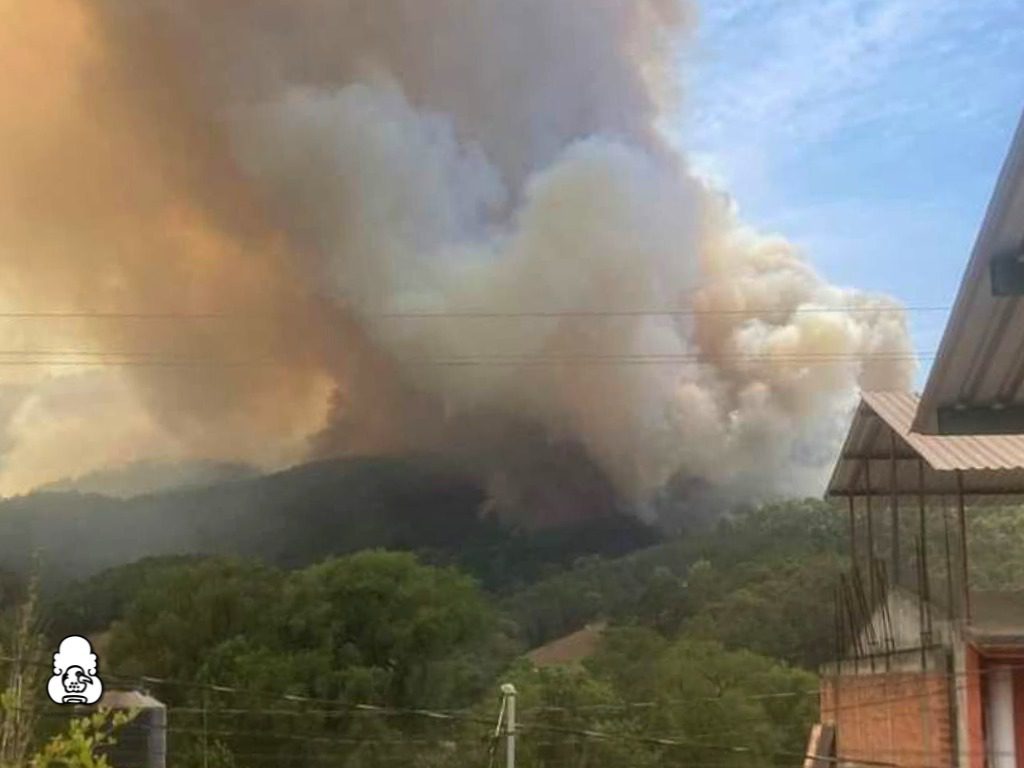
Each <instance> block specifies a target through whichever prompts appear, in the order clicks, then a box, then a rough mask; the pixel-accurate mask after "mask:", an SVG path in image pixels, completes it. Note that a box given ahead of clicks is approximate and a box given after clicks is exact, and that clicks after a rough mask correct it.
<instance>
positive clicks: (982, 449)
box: [826, 392, 1024, 496]
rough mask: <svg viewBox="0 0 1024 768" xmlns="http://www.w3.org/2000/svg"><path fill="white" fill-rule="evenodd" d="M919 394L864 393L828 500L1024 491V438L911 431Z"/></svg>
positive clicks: (834, 472) (834, 473)
mask: <svg viewBox="0 0 1024 768" xmlns="http://www.w3.org/2000/svg"><path fill="white" fill-rule="evenodd" d="M918 405H919V401H918V397H917V395H914V394H910V393H907V392H864V393H863V394H862V395H861V402H860V405H859V406H858V408H857V411H856V413H855V415H854V419H853V423H852V424H851V425H850V431H849V433H848V434H847V437H846V442H845V443H844V444H843V448H842V451H841V453H840V455H839V460H838V461H837V463H836V466H835V469H834V470H833V473H832V478H831V479H830V480H829V484H828V490H827V492H826V493H827V495H828V496H867V495H872V496H876V495H877V496H889V495H891V494H892V493H893V492H894V490H895V492H896V493H897V494H899V495H917V494H919V493H920V492H921V491H922V490H923V491H924V492H925V493H926V494H929V495H936V494H938V495H941V494H953V493H956V492H957V474H958V473H959V474H960V475H961V477H962V480H963V486H964V492H965V493H966V494H967V495H979V496H1009V495H1016V494H1024V435H923V434H920V433H918V432H913V431H911V426H912V423H913V420H914V414H915V413H916V412H917V410H918Z"/></svg>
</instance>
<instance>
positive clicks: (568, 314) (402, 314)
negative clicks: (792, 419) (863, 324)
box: [0, 305, 952, 320]
mask: <svg viewBox="0 0 1024 768" xmlns="http://www.w3.org/2000/svg"><path fill="white" fill-rule="evenodd" d="M951 308H952V307H950V306H948V305H942V306H940V305H920V306H907V307H900V306H886V307H865V306H856V307H817V306H799V307H790V308H780V307H760V308H746V309H697V308H678V309H671V308H668V309H621V310H615V309H594V310H572V309H568V310H506V311H501V310H472V309H469V310H436V311H435V310H419V311H417V310H410V311H372V310H360V309H358V308H351V307H349V308H347V309H349V310H350V311H352V312H353V313H354V314H357V315H359V316H362V317H372V318H381V319H391V320H430V319H469V320H472V319H479V320H497V319H530V318H534V319H548V318H552V319H557V318H616V317H621V318H629V317H702V316H739V317H744V316H749V317H757V316H762V315H769V316H770V315H775V316H778V315H786V316H788V315H816V314H871V315H873V314H905V313H931V312H948V311H950V309H951ZM287 314H288V313H231V312H100V311H95V312H92V311H74V310H71V311H49V312H46V311H41V312H30V311H24V312H0V319H4V320H252V319H272V318H279V317H284V316H287Z"/></svg>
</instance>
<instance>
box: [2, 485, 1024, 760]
mask: <svg viewBox="0 0 1024 768" xmlns="http://www.w3.org/2000/svg"><path fill="white" fill-rule="evenodd" d="M911 522H912V521H910V522H908V526H909V525H910V524H911ZM909 533H911V532H910V531H909V529H908V534H909ZM848 534H849V528H848V520H847V517H846V515H845V514H844V513H843V511H841V510H838V509H837V508H835V507H833V506H831V505H829V504H826V503H823V502H818V501H811V500H807V501H793V502H787V503H782V504H775V505H767V506H764V507H761V508H757V509H747V510H742V511H737V512H735V513H733V514H731V515H727V516H724V517H722V518H720V519H718V520H717V521H707V522H706V524H704V525H703V526H701V527H698V528H696V529H694V530H691V531H690V532H689V533H688V534H687V535H686V536H684V537H680V538H675V539H669V540H666V541H663V542H661V543H659V544H655V545H654V546H649V547H646V548H640V549H636V550H635V551H632V552H629V553H627V554H624V555H617V556H614V555H613V556H608V555H600V554H589V555H584V556H579V557H578V556H574V554H573V553H574V552H576V551H578V550H577V547H578V546H579V542H575V541H573V540H572V537H571V536H568V535H566V534H557V533H550V534H548V535H547V538H546V539H545V541H546V542H547V543H546V545H545V546H546V547H547V549H546V552H547V554H548V556H549V557H548V560H547V563H548V564H547V565H545V566H543V567H540V568H536V567H534V568H532V569H524V570H523V571H521V572H520V573H519V576H520V578H518V579H512V578H494V575H495V574H497V573H500V571H499V570H494V569H492V570H490V571H483V573H485V574H489V575H490V576H491V578H492V581H490V582H489V583H485V582H482V581H481V572H480V571H479V570H477V571H474V568H473V567H472V566H470V567H468V568H467V566H465V565H462V567H459V565H460V564H459V563H458V560H457V559H450V560H449V562H448V564H444V563H441V562H439V561H437V559H436V558H435V559H432V558H431V557H430V555H429V552H427V551H426V550H424V551H421V552H420V553H419V554H417V553H416V552H415V551H406V552H398V551H387V550H385V549H367V550H363V551H359V552H355V553H352V554H344V555H337V556H328V557H326V558H322V559H319V560H317V561H316V562H310V563H308V564H303V565H300V566H295V567H287V566H286V565H282V564H281V563H274V562H273V561H272V560H268V559H257V558H245V557H239V556H234V555H169V556H162V557H151V558H145V559H142V560H139V561H136V562H133V563H128V564H125V565H121V566H117V567H114V568H111V569H107V570H105V571H102V572H100V573H98V574H95V575H92V576H89V577H86V578H83V579H80V580H78V581H75V582H73V583H71V584H64V585H63V586H62V587H61V588H60V589H58V590H52V591H50V592H44V594H43V598H42V604H41V606H40V612H41V615H42V618H43V622H42V627H43V628H44V630H45V634H46V639H45V642H43V643H42V646H41V647H49V646H50V645H53V644H54V643H55V642H56V640H57V639H59V638H60V637H62V636H64V635H65V634H67V633H72V632H83V633H86V634H87V635H88V636H89V637H90V638H92V639H93V641H94V643H95V644H96V647H97V650H98V651H99V653H100V654H101V658H102V659H103V660H104V669H103V672H104V676H105V678H106V679H107V680H109V681H110V683H111V684H112V685H115V686H121V687H142V688H144V689H146V690H149V691H150V692H151V693H152V694H153V695H155V696H157V697H158V698H159V699H160V700H162V701H164V702H165V703H166V704H167V705H168V706H169V708H170V713H171V721H170V722H171V727H170V729H169V733H168V736H169V742H170V747H169V748H170V750H171V751H172V753H173V754H174V755H175V764H178V765H184V766H196V768H198V766H199V765H204V766H205V767H206V768H209V766H210V765H214V766H242V765H250V764H251V765H258V764H261V763H262V762H263V761H268V760H273V761H276V762H278V763H279V764H284V765H289V766H302V767H303V768H305V766H313V765H317V764H320V763H322V762H325V761H326V762H335V763H337V764H338V765H345V766H354V767H357V768H362V767H363V766H378V765H381V766H383V765H389V764H391V763H393V762H402V761H409V760H415V762H416V764H418V765H420V764H422V765H436V766H445V767H447V766H452V767H454V766H460V765H466V764H482V763H483V762H486V761H487V760H488V759H489V755H490V754H491V752H492V750H493V749H494V748H495V747H496V742H495V740H494V738H493V731H494V722H495V721H496V717H497V706H498V686H499V684H501V683H505V682H511V683H514V684H515V685H516V687H517V689H518V690H519V693H520V695H519V707H520V713H521V723H522V726H523V730H522V732H521V746H520V754H521V755H522V759H523V760H524V761H526V762H524V764H528V765H537V766H556V765H580V766H583V765H618V764H629V765H637V766H652V767H653V766H660V765H670V764H679V763H680V762H685V763H688V764H697V763H700V764H714V765H723V766H730V765H735V766H737V768H744V767H745V766H756V765H766V766H768V765H791V764H792V763H793V762H794V760H796V759H798V758H799V756H800V755H801V754H802V752H803V750H804V748H805V747H804V742H805V739H806V736H807V728H808V726H809V725H810V723H812V722H813V721H814V720H815V718H816V707H817V698H816V690H817V689H816V670H817V667H818V665H819V664H821V663H822V662H823V661H826V660H828V659H829V658H831V657H832V656H833V655H834V651H835V646H834V642H835V639H834V632H833V627H834V624H833V622H834V617H833V615H832V612H831V605H832V602H831V601H832V595H833V590H834V588H835V585H836V582H837V578H838V575H839V574H840V573H841V572H842V571H843V570H844V569H846V568H847V567H848V565H849V560H848ZM944 534H945V531H944V529H943V526H942V525H941V524H937V525H933V526H932V528H931V529H930V531H929V537H930V538H929V547H930V548H932V549H934V550H935V552H940V551H941V548H942V547H943V545H944V541H943V537H944ZM560 536H561V537H560ZM970 536H971V550H972V554H973V555H974V559H973V562H972V569H973V573H972V576H973V577H974V579H975V583H976V584H977V585H978V586H980V587H1000V588H1006V587H1013V586H1019V585H1020V579H1019V577H1020V575H1021V568H1020V567H1018V566H1020V563H1019V562H1018V560H1019V558H1017V557H1016V553H1019V552H1020V551H1024V523H1022V522H1021V516H1020V515H1019V513H1018V511H1017V510H1012V509H998V508H993V509H988V510H978V511H977V512H976V514H974V515H973V516H972V518H971V520H970ZM879 538H880V541H879V546H880V547H884V546H885V543H886V542H885V532H884V531H879ZM325 546H326V543H325ZM536 551H537V550H536V549H530V548H525V549H523V550H521V552H520V553H519V554H517V553H516V552H515V550H509V552H510V554H509V557H510V558H511V559H510V560H508V561H507V565H508V567H509V568H510V569H511V571H515V570H516V568H515V557H517V556H522V552H527V553H531V552H533V553H535V552H536ZM464 554H465V553H464ZM529 556H530V557H533V555H532V554H531V555H529ZM937 559H938V560H941V558H937ZM465 562H470V563H471V562H472V559H469V560H463V563H465ZM558 563H563V565H561V566H559V565H557V564H558ZM943 569H944V565H943V564H942V563H941V562H939V563H937V564H936V565H935V566H934V572H933V579H934V580H936V585H938V584H940V583H941V580H942V579H944V578H945V574H944V570H943ZM523 573H529V574H531V575H530V576H529V578H522V574H523ZM32 591H33V590H32V589H31V588H30V586H29V585H28V584H27V583H26V580H25V578H24V576H23V574H16V573H13V572H10V571H4V572H2V573H0V606H2V610H3V612H4V616H5V621H4V633H5V634H4V639H3V650H4V652H3V653H0V656H3V657H4V658H5V659H9V658H10V657H11V654H10V651H11V650H12V648H13V645H12V643H13V641H14V640H15V639H16V638H14V637H13V636H12V635H13V634H16V632H15V629H16V626H17V622H16V621H15V620H14V617H15V610H14V609H15V607H16V606H18V605H23V604H24V602H25V600H26V598H27V597H28V596H29V595H31V594H32ZM598 624H599V625H600V626H606V627H607V629H604V630H603V632H602V633H601V634H600V639H599V641H598V643H597V646H596V650H594V651H593V653H589V654H584V655H581V656H580V658H578V659H576V660H575V661H572V662H570V663H568V664H565V665H558V666H547V665H541V666H537V665H536V664H535V663H533V662H531V661H530V660H529V659H528V657H527V656H525V655H524V654H525V652H526V651H527V650H528V649H530V648H535V647H537V646H539V645H542V644H544V643H546V642H548V641H550V640H553V639H556V638H560V637H563V636H566V635H569V634H570V633H572V632H573V631H575V630H579V629H581V628H582V627H584V626H587V625H591V626H595V625H598ZM8 666H10V665H9V664H8ZM55 714H56V715H57V716H56V718H55V717H54V715H55ZM60 717H61V716H60V715H59V714H57V713H54V712H52V711H50V712H48V714H47V717H46V718H41V724H40V726H39V733H38V734H37V738H42V737H43V736H45V735H46V734H47V733H50V732H52V731H53V729H54V728H55V727H57V725H58V724H59V722H62V721H61V719H60ZM65 719H66V718H65ZM595 734H597V735H596V736H595ZM666 737H671V738H670V739H669V743H666V742H665V738H666ZM83 738H84V737H83ZM659 739H660V741H659ZM737 746H740V747H742V748H743V751H741V752H735V751H730V750H731V749H732V748H734V747H737Z"/></svg>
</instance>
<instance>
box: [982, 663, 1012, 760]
mask: <svg viewBox="0 0 1024 768" xmlns="http://www.w3.org/2000/svg"><path fill="white" fill-rule="evenodd" d="M987 682H988V697H987V698H988V713H987V714H988V717H987V720H988V728H987V730H988V734H987V736H988V738H987V739H986V742H987V744H988V751H989V754H990V755H991V758H990V762H989V765H991V766H992V768H1017V739H1016V733H1015V731H1014V725H1013V668H1012V667H1006V666H1001V667H989V669H988V681H987Z"/></svg>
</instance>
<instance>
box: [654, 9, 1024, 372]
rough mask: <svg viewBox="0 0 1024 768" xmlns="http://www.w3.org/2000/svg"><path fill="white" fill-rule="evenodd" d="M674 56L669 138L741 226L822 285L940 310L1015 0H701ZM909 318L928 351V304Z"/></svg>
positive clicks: (994, 123)
mask: <svg viewBox="0 0 1024 768" xmlns="http://www.w3.org/2000/svg"><path fill="white" fill-rule="evenodd" d="M683 57H684V61H682V62H681V63H680V66H681V67H682V69H683V71H684V72H685V73H686V79H687V82H688V89H689V92H688V93H687V94H686V99H685V100H684V103H685V107H684V111H683V112H682V113H681V114H679V115H678V117H677V118H676V119H675V120H673V121H672V126H671V130H672V133H673V134H675V135H676V137H677V138H678V141H679V142H680V144H682V145H683V146H684V147H686V148H687V150H688V151H689V152H690V154H691V157H693V158H694V163H695V165H696V166H697V167H698V168H699V169H700V170H701V171H702V172H704V173H706V174H708V175H710V176H712V177H714V178H716V179H717V180H719V182H720V183H721V184H723V185H724V186H725V187H726V188H727V189H728V190H729V191H730V192H731V193H732V194H733V196H734V197H735V199H736V201H737V203H738V205H739V208H740V211H741V213H742V215H743V217H744V219H745V220H747V221H748V222H750V223H752V224H754V225H756V226H758V227H760V228H763V229H766V230H771V231H774V232H779V233H782V234H784V235H786V236H787V237H789V238H790V239H791V240H793V241H795V242H796V243H798V244H799V245H800V246H801V247H802V248H804V249H805V250H806V253H807V255H808V257H809V258H810V259H811V260H812V261H813V262H814V264H815V265H816V266H817V267H818V268H819V270H820V271H821V272H822V273H824V274H825V275H826V276H827V277H828V278H829V279H830V280H831V281H833V282H836V283H839V284H842V285H848V286H856V287H859V288H863V289H867V290H871V291H879V292H885V293H888V294H891V295H894V296H896V297H898V298H899V299H901V300H903V301H904V302H906V303H907V304H908V305H942V306H946V305H949V304H951V303H952V300H953V297H954V294H955V291H956V287H957V285H958V283H959V280H960V277H961V274H962V271H963V268H964V266H965V264H966V261H967V258H968V255H969V253H970V249H971V246H972V244H973V242H974V238H975V235H976V234H977V230H978V227H979V225H980V223H981V219H982V217H983V215H984V211H985V206H986V205H987V203H988V200H989V197H990V195H991V192H992V189H993V186H994V184H995V180H996V176H997V174H998V172H999V167H1000V165H1001V163H1002V161H1003V158H1004V157H1005V154H1006V151H1007V149H1008V147H1009V143H1010V139H1011V136H1012V134H1013V131H1014V129H1015V127H1016V125H1017V121H1018V119H1019V118H1020V115H1021V109H1022V108H1024V0H703V2H702V3H701V7H700V23H699V30H698V35H697V41H696V45H694V46H691V47H690V48H688V49H687V51H686V52H685V53H684V54H683ZM911 317H912V328H913V331H914V340H915V344H916V347H917V349H918V351H919V352H922V353H931V352H934V351H935V349H936V348H937V346H938V341H939V338H940V336H941V331H942V328H943V326H944V324H945V319H946V317H945V314H944V313H938V314H934V313H913V314H912V316H911ZM926 368H927V366H925V369H926ZM924 373H926V370H923V371H922V375H923V374H924Z"/></svg>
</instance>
